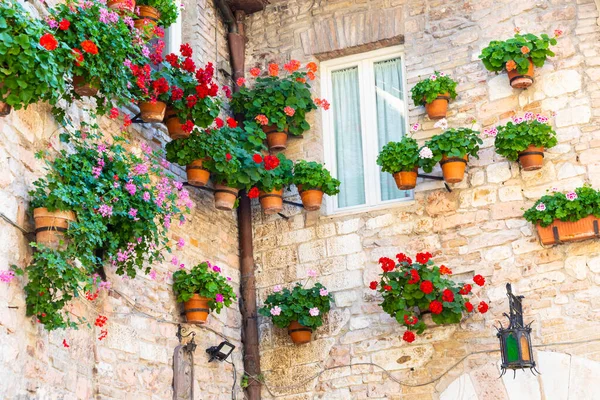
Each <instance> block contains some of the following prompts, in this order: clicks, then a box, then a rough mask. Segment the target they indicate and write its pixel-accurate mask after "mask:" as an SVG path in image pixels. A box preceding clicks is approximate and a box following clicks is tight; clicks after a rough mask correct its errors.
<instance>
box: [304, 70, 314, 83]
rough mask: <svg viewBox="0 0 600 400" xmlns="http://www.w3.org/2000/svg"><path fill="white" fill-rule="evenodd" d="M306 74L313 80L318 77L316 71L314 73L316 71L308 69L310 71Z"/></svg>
mask: <svg viewBox="0 0 600 400" xmlns="http://www.w3.org/2000/svg"><path fill="white" fill-rule="evenodd" d="M306 76H308V79H310V80H311V81H314V80H315V78H316V76H315V73H314V72H312V71H308V72H307V73H306Z"/></svg>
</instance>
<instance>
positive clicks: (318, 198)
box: [298, 185, 323, 211]
mask: <svg viewBox="0 0 600 400" xmlns="http://www.w3.org/2000/svg"><path fill="white" fill-rule="evenodd" d="M298 192H299V193H300V198H301V199H302V205H303V206H304V209H305V210H306V211H317V210H318V209H320V208H321V203H323V191H322V190H319V189H307V190H304V189H302V185H298Z"/></svg>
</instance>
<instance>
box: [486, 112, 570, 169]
mask: <svg viewBox="0 0 600 400" xmlns="http://www.w3.org/2000/svg"><path fill="white" fill-rule="evenodd" d="M547 122H548V118H547V117H544V116H542V115H539V114H538V115H534V114H533V113H532V112H527V113H525V115H524V116H523V117H514V118H513V119H512V121H510V122H508V123H507V124H506V125H503V126H499V127H497V128H491V129H489V130H484V132H483V133H484V134H487V135H488V136H495V137H496V140H495V142H494V144H495V146H496V153H498V154H500V155H501V156H504V157H506V158H507V159H509V160H510V161H517V159H518V158H519V153H520V152H522V151H524V150H525V149H527V147H529V146H530V145H533V146H535V147H544V148H546V149H548V148H551V147H554V146H556V144H557V142H558V141H557V139H556V132H554V130H553V129H552V127H551V126H550V125H549V124H548V123H547Z"/></svg>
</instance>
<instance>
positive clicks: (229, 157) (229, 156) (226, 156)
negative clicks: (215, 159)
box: [225, 153, 231, 161]
mask: <svg viewBox="0 0 600 400" xmlns="http://www.w3.org/2000/svg"><path fill="white" fill-rule="evenodd" d="M225 159H226V160H227V161H231V154H229V153H227V154H225Z"/></svg>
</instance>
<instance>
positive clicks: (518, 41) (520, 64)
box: [479, 29, 562, 74]
mask: <svg viewBox="0 0 600 400" xmlns="http://www.w3.org/2000/svg"><path fill="white" fill-rule="evenodd" d="M560 35H562V31H561V30H558V29H557V30H555V31H554V37H550V36H548V35H547V34H545V33H543V34H541V35H540V36H536V35H533V34H531V33H526V34H523V35H522V34H521V33H520V32H519V30H518V29H515V36H514V37H513V38H510V39H507V40H505V41H501V40H493V41H491V42H490V44H489V45H488V46H487V47H486V48H484V49H483V50H481V54H480V55H479V58H480V59H481V61H482V62H483V65H484V66H485V68H486V69H487V70H489V71H494V72H499V71H502V70H503V69H506V70H507V71H512V70H515V69H516V70H517V72H518V73H519V74H524V73H526V72H527V70H528V69H529V60H531V62H533V65H535V66H536V67H542V66H544V63H545V62H546V59H547V58H548V57H554V52H552V50H550V46H551V45H552V46H554V45H556V43H557V40H556V38H558V37H559V36H560Z"/></svg>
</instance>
